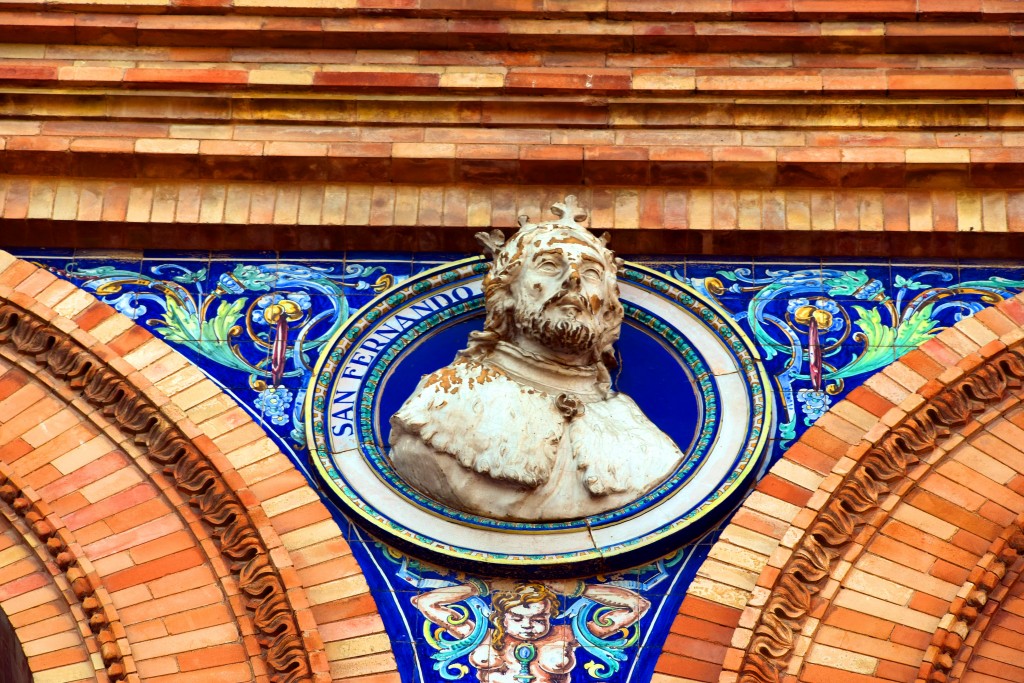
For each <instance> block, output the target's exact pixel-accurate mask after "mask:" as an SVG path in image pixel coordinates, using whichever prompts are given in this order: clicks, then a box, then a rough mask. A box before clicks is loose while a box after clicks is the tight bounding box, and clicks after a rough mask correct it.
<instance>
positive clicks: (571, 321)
mask: <svg viewBox="0 0 1024 683" xmlns="http://www.w3.org/2000/svg"><path fill="white" fill-rule="evenodd" d="M562 299H563V297H562V296H561V295H559V296H556V297H552V298H551V299H549V300H548V301H545V302H544V303H543V304H542V305H541V306H539V307H536V308H535V307H527V306H521V305H518V304H517V305H516V306H515V307H514V308H513V310H512V319H513V322H514V324H515V326H516V329H518V330H519V331H520V332H521V333H522V334H524V335H526V336H528V337H531V338H533V339H536V340H537V341H539V342H540V343H541V344H543V345H544V346H545V347H547V348H549V349H551V350H552V351H557V352H558V353H567V354H573V355H577V356H583V355H587V354H589V353H592V352H596V348H595V347H596V346H597V343H598V331H597V329H596V325H595V324H594V323H588V322H585V321H582V320H577V319H575V318H573V317H571V316H569V315H565V314H560V315H558V318H557V319H555V318H553V317H552V314H553V313H554V314H558V311H557V308H556V307H557V306H558V305H559V302H560V301H561V300H562Z"/></svg>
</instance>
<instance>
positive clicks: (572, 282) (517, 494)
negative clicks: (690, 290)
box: [390, 197, 683, 522]
mask: <svg viewBox="0 0 1024 683" xmlns="http://www.w3.org/2000/svg"><path fill="white" fill-rule="evenodd" d="M552 211H553V212H554V213H555V214H556V215H557V216H559V219H558V220H554V221H549V222H546V223H540V224H536V225H535V224H531V223H528V222H527V221H526V218H525V217H523V218H520V221H519V223H520V228H519V230H518V232H516V234H515V235H513V236H512V238H511V239H509V240H508V242H504V240H503V237H502V235H501V233H500V232H499V231H493V232H492V233H490V234H487V233H480V234H478V235H477V238H478V239H479V240H480V241H481V243H482V244H483V245H484V247H485V249H486V250H487V251H488V252H490V254H491V256H492V257H493V263H492V265H491V269H490V271H489V272H488V274H487V276H486V277H485V278H484V282H483V288H484V304H485V308H486V312H487V316H486V321H485V323H484V329H483V331H481V332H474V333H472V334H471V335H470V338H469V344H468V345H467V347H466V348H465V349H464V350H462V351H460V352H459V354H458V355H457V356H456V358H455V361H454V362H453V363H452V364H451V365H449V366H447V367H444V368H442V369H440V370H438V371H437V372H434V373H433V374H430V375H427V376H426V377H424V378H423V380H422V381H421V382H420V384H419V386H418V387H417V388H416V390H415V391H414V392H413V394H412V396H411V397H409V399H408V400H407V401H406V402H405V404H404V405H403V406H402V407H401V409H399V411H398V412H397V413H395V415H394V416H393V417H392V418H391V438H390V442H391V461H392V464H393V465H394V467H395V470H396V471H397V472H398V474H399V475H400V476H401V477H402V478H403V479H404V480H405V481H406V482H407V483H409V484H410V485H411V486H413V487H415V488H416V489H418V490H419V491H421V492H422V493H424V494H425V495H427V496H428V497H430V498H432V499H434V500H436V501H438V502H441V503H444V504H446V505H449V506H451V507H454V508H458V509H460V510H463V511H466V512H469V513H472V514H475V515H481V516H484V517H490V518H494V519H505V520H520V521H533V522H537V521H554V520H565V519H574V518H579V517H586V516H590V515H595V514H600V513H602V512H607V511H609V510H614V509H617V508H620V507H622V506H624V505H626V504H627V503H629V502H631V501H633V500H636V499H637V498H639V497H640V496H642V495H644V494H645V493H647V492H648V491H650V490H651V489H653V488H654V487H655V486H657V485H658V484H660V483H661V482H662V481H664V480H665V479H666V478H668V477H669V476H670V475H671V474H672V473H673V471H674V470H675V469H676V467H677V466H678V465H679V463H680V462H681V461H682V459H683V454H682V453H681V452H680V450H679V448H678V447H676V445H675V444H674V443H673V442H672V440H671V439H669V437H668V436H666V435H665V434H664V433H663V432H662V431H661V430H659V429H658V428H657V427H656V426H655V425H654V424H653V423H652V422H651V421H650V420H649V419H648V418H647V416H646V415H644V414H643V412H641V410H640V408H639V407H637V405H636V403H634V402H633V400H632V399H631V398H629V397H628V396H626V395H625V394H623V393H621V392H617V391H614V390H613V389H612V386H611V378H610V375H609V371H608V368H609V365H611V366H612V367H614V362H615V361H614V355H613V344H614V343H615V342H616V341H617V340H618V338H619V328H620V326H621V324H622V319H623V309H622V304H621V303H619V292H618V284H617V281H616V271H617V269H618V267H619V264H620V263H621V261H620V260H619V259H616V258H615V255H614V254H613V253H612V252H611V250H609V249H608V247H607V246H606V244H607V238H606V237H604V236H602V237H600V238H598V237H595V236H594V235H593V234H591V233H590V232H589V231H588V230H587V229H586V228H584V227H583V226H582V225H580V224H579V222H578V221H580V220H583V219H585V218H586V214H583V213H580V212H579V209H578V208H577V207H576V206H575V197H567V198H566V200H565V202H564V203H559V204H555V205H554V206H553V207H552Z"/></svg>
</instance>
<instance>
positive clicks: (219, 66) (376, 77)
mask: <svg viewBox="0 0 1024 683" xmlns="http://www.w3.org/2000/svg"><path fill="white" fill-rule="evenodd" d="M5 7H6V10H5V12H4V13H3V14H2V16H0V85H2V86H3V87H5V88H6V89H8V90H9V94H8V95H7V96H6V97H5V99H4V100H3V102H2V103H0V116H2V118H0V169H2V173H3V176H4V178H3V181H4V182H3V183H2V184H0V190H2V192H0V195H2V201H0V221H3V225H4V226H5V231H4V234H5V236H4V238H3V241H4V243H6V244H8V245H26V246H27V245H34V246H39V240H40V239H45V240H48V243H50V244H52V245H54V246H57V245H63V246H68V245H73V246H115V247H123V248H140V247H146V246H149V247H154V246H160V245H161V244H167V243H176V242H177V241H179V240H180V238H181V236H182V235H187V234H189V231H191V232H192V233H196V232H197V231H196V227H197V226H202V229H201V230H199V231H198V233H199V234H200V235H201V239H203V240H204V243H203V245H202V246H203V247H204V248H224V247H232V246H239V245H251V244H252V243H253V240H254V239H255V240H257V241H258V246H260V247H268V248H286V245H287V244H288V243H289V242H291V241H299V242H300V243H302V248H310V249H330V248H344V247H351V246H356V247H358V248H373V247H381V246H383V247H384V248H404V247H407V246H412V247H414V248H420V249H431V248H438V247H440V248H460V249H462V248H468V247H470V245H471V242H470V238H469V234H470V233H471V232H472V231H473V230H475V229H477V228H480V227H488V226H497V227H507V226H510V225H513V224H514V219H515V216H516V215H517V214H518V213H519V212H524V211H529V210H530V209H532V208H534V207H535V206H541V205H546V204H548V203H550V202H549V201H547V199H548V198H547V196H546V195H547V194H548V192H549V191H550V190H552V189H553V188H556V187H557V188H558V190H557V193H558V194H561V193H564V192H565V191H566V190H573V191H575V192H576V193H577V194H579V193H580V192H584V193H585V194H586V195H587V200H588V201H589V202H590V204H591V205H592V206H593V207H594V208H595V214H596V215H595V216H594V218H593V219H592V221H593V224H594V225H595V226H596V227H600V228H612V229H613V230H616V231H621V232H624V233H626V236H625V237H622V238H617V239H619V242H618V244H620V245H621V244H626V245H627V246H628V248H630V249H631V250H633V251H646V250H657V249H658V247H659V245H661V246H662V247H663V248H665V249H668V250H672V251H685V252H698V251H704V252H708V251H713V252H716V253H726V252H731V253H735V252H740V251H746V252H747V253H776V254H784V255H802V254H805V253H806V250H805V249H803V248H802V247H801V246H800V245H801V244H802V243H803V242H804V240H802V239H801V238H800V237H797V238H796V239H780V235H775V234H773V235H772V237H771V239H761V238H759V237H758V236H757V233H758V232H763V231H771V232H773V233H775V232H780V233H781V231H794V232H796V233H809V232H818V231H829V232H840V233H843V234H844V236H848V237H849V240H848V242H847V243H846V244H844V245H843V246H842V247H841V248H836V251H835V253H836V254H844V255H845V254H849V253H850V249H851V248H852V249H853V250H854V251H855V252H857V253H864V254H875V255H886V256H888V255H893V254H894V253H900V254H906V255H914V256H916V255H919V254H920V253H921V252H922V251H924V252H930V253H935V251H936V250H943V249H944V250H945V251H944V252H943V253H942V254H941V255H942V256H944V257H951V258H956V257H959V256H985V255H994V254H1004V253H1005V252H1006V250H1007V249H1012V248H1019V246H1020V245H1019V243H1018V241H1017V239H1016V237H1015V236H1014V235H1012V233H1014V232H1016V231H1017V230H1018V229H1019V227H1020V226H1021V225H1022V221H1021V216H1022V212H1024V195H1022V194H1021V184H1020V180H1019V179H1020V177H1021V169H1022V167H1024V137H1022V136H1021V133H1020V132H1019V130H1018V128H1019V126H1020V122H1021V121H1022V120H1024V110H1022V108H1021V105H1020V104H1019V103H1018V102H1017V93H1018V88H1019V87H1020V84H1021V83H1022V82H1024V81H1022V80H1021V79H1022V78H1024V69H1021V68H1020V65H1019V63H1018V61H1017V60H1016V59H1015V57H1014V54H1015V53H1016V52H1018V51H1019V49H1020V43H1021V34H1020V29H1019V24H1018V23H1015V22H1018V21H1019V20H1020V16H1021V15H1020V12H1019V10H1018V8H1017V7H1016V4H1015V3H1006V2H1003V3H1000V2H992V3H988V2H986V3H980V2H978V3H967V4H966V5H964V4H963V3H943V2H929V3H925V2H923V0H922V2H916V3H915V2H899V1H892V2H875V3H853V2H806V3H803V2H786V3H782V4H781V5H780V4H776V3H772V4H771V6H765V5H764V3H756V2H738V1H737V2H730V1H728V0H714V1H713V2H700V3H686V5H685V7H683V8H681V7H679V6H678V5H677V4H676V3H659V2H651V3H648V2H636V3H609V2H558V3H544V2H539V1H538V2H511V1H510V2H504V3H497V4H496V5H493V6H492V5H491V4H490V3H488V4H487V6H486V7H485V6H483V5H481V4H480V3H465V2H454V1H453V2H437V3H420V2H413V1H409V2H382V3H380V4H379V5H378V4H374V3H332V4H331V6H330V7H328V6H326V5H323V4H320V3H317V2H314V1H313V0H308V1H307V0H288V1H287V2H285V1H283V0H276V1H274V2H270V1H267V2H264V1H263V0H260V1H253V2H244V3H242V2H239V3H232V2H216V3H211V2H202V3H198V4H197V3H190V2H185V3H163V2H152V3H151V2H149V1H148V0H147V2H145V3H140V4H138V5H132V4H105V3H103V2H92V3H88V5H87V6H80V5H78V4H76V3H70V4H67V5H66V6H65V5H61V4H60V3H56V4H55V3H46V4H41V3H38V4H37V3H33V2H22V3H19V4H8V5H6V6H5ZM83 224H84V225H87V226H88V228H86V229H83V227H82V226H83ZM239 225H245V226H247V231H246V233H245V235H244V237H242V236H239V232H238V231H237V230H233V229H230V228H227V229H220V230H218V228H224V226H239ZM103 226H119V228H120V229H119V230H117V231H110V230H97V229H96V228H98V227H103ZM40 227H45V228H47V230H44V231H41V230H40V229H39V228H40ZM299 228H301V229H299ZM379 228H387V230H384V231H382V230H380V229H379ZM910 232H919V233H931V232H940V233H944V236H943V238H942V239H936V240H933V241H925V242H923V243H924V244H925V245H926V246H925V248H924V249H922V248H921V247H920V246H917V245H920V244H922V240H921V238H920V236H913V235H910V234H909V233H910ZM635 233H643V234H647V235H649V236H648V237H640V236H637V235H636V234H635ZM901 233H902V235H901ZM945 233H951V234H952V235H956V236H957V237H956V238H952V237H951V236H950V235H945ZM382 242H383V244H382ZM829 244H832V243H831V242H825V243H821V242H819V243H818V245H819V247H818V248H819V250H820V249H826V250H828V249H830V248H831V247H829V246H828V245H829ZM894 249H895V250H896V251H895V252H894Z"/></svg>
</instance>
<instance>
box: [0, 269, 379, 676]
mask: <svg viewBox="0 0 1024 683" xmlns="http://www.w3.org/2000/svg"><path fill="white" fill-rule="evenodd" d="M47 340H51V341H47ZM0 510H2V511H3V515H4V516H3V517H0V522H2V523H3V526H2V527H0V609H2V610H3V611H4V613H5V614H6V615H7V616H8V617H9V619H10V620H11V623H12V625H13V626H14V629H15V633H16V635H17V638H18V640H19V641H20V644H21V646H22V647H23V649H24V652H25V654H26V655H27V656H28V665H29V667H30V669H31V670H32V671H33V674H34V676H35V678H34V680H36V681H54V682H56V681H60V682H62V683H63V682H66V681H72V680H147V681H151V680H152V681H163V680H171V679H174V678H175V677H177V679H178V680H181V678H182V677H184V676H189V677H192V678H193V679H194V678H195V677H196V676H198V677H199V678H200V679H201V680H220V681H250V680H256V681H260V680H268V679H267V676H268V675H272V676H275V677H277V678H278V679H280V677H281V676H283V675H285V674H284V673H282V672H285V673H288V674H296V675H298V674H301V673H303V672H304V673H305V674H306V675H305V676H300V677H301V678H302V679H303V680H318V681H327V680H360V681H365V682H366V683H371V682H372V683H386V682H388V681H395V680H397V676H396V675H395V674H394V673H393V672H394V669H395V662H394V658H393V656H392V655H391V652H390V643H389V641H388V639H387V636H386V635H385V634H384V633H383V628H384V627H383V623H382V622H381V619H380V617H379V615H378V614H377V611H376V608H375V606H374V603H373V599H372V597H371V596H370V595H369V589H368V587H367V586H366V583H365V581H363V579H362V576H361V573H360V571H359V568H358V566H357V565H356V563H355V561H354V560H353V558H352V555H351V551H350V549H349V547H348V544H347V543H346V542H345V540H344V539H343V538H342V536H341V534H340V532H339V530H338V527H337V525H336V524H335V523H334V521H333V520H332V519H331V517H330V514H329V513H328V511H327V510H326V508H324V506H323V505H322V504H321V503H320V501H319V498H318V496H317V494H316V493H315V492H314V491H313V490H312V489H311V488H309V486H308V485H307V483H306V481H305V479H304V478H303V476H302V475H301V474H300V473H299V472H298V471H296V470H295V468H294V467H293V466H292V465H291V463H290V462H289V461H288V460H287V458H286V457H285V456H284V455H282V454H281V453H280V452H279V451H278V450H277V448H276V447H275V446H274V445H273V444H272V442H271V441H270V439H269V438H268V437H267V436H266V434H265V433H264V432H263V430H262V429H261V428H260V427H259V426H258V425H257V424H256V423H254V422H253V421H252V420H251V419H250V418H249V417H248V415H247V414H246V413H244V412H243V411H242V410H241V409H240V408H239V407H238V406H237V405H236V404H235V403H234V401H233V400H231V398H229V397H228V396H227V394H225V393H224V392H222V391H221V390H220V389H219V388H218V387H217V386H216V385H214V384H213V383H212V382H211V381H210V380H208V379H205V378H204V376H203V375H202V374H201V373H200V372H199V370H197V369H196V368H195V367H194V366H192V365H190V364H189V363H188V362H187V361H186V360H185V359H184V358H183V357H182V356H180V355H179V354H178V353H176V352H175V351H172V350H171V349H170V347H168V346H167V345H166V344H164V343H163V342H161V341H159V340H157V339H154V338H153V337H152V336H151V335H150V334H149V333H148V332H146V331H145V330H143V329H142V328H140V327H136V326H135V325H134V324H133V323H132V322H131V321H130V320H129V319H127V318H125V317H124V316H122V315H121V314H119V313H117V312H116V311H114V310H113V309H112V308H110V307H109V306H106V305H105V304H101V303H99V302H97V301H96V300H95V299H94V298H93V297H92V296H91V295H89V294H86V293H85V292H84V291H82V290H79V289H76V288H75V287H74V286H72V285H71V284H69V283H67V282H65V281H60V280H57V279H56V277H54V276H53V275H51V274H50V273H47V272H46V271H44V270H41V269H39V268H37V267H36V266H33V265H30V264H29V263H27V262H25V261H18V260H15V259H13V258H11V257H10V256H9V255H6V254H5V253H3V252H0ZM8 520H10V521H9V522H8ZM275 665H279V666H280V670H276V669H275V668H274V666H275Z"/></svg>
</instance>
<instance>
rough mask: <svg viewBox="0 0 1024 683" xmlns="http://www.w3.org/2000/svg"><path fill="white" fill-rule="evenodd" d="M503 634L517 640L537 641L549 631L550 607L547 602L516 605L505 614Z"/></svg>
mask: <svg viewBox="0 0 1024 683" xmlns="http://www.w3.org/2000/svg"><path fill="white" fill-rule="evenodd" d="M503 621H504V626H505V633H507V634H508V635H510V636H511V637H513V638H516V639H517V640H526V641H530V640H537V639H539V638H543V637H544V636H546V635H547V634H548V631H550V630H551V606H550V605H548V602H547V600H542V601H540V602H534V603H531V604H529V605H517V606H516V607H512V608H510V609H509V610H508V611H507V612H505V617H504V620H503Z"/></svg>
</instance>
